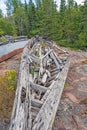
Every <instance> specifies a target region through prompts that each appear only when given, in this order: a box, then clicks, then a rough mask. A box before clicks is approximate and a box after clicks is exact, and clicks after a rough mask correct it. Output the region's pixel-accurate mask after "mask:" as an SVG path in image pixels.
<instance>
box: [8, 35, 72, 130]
mask: <svg viewBox="0 0 87 130" xmlns="http://www.w3.org/2000/svg"><path fill="white" fill-rule="evenodd" d="M69 62H70V58H69V54H68V53H67V52H66V51H64V50H62V49H60V48H59V47H58V46H57V45H56V44H55V43H54V42H53V41H48V40H46V39H44V38H42V37H39V36H35V37H33V38H31V39H30V40H29V42H28V44H27V45H26V47H25V48H24V51H23V54H22V59H21V63H20V70H19V78H18V84H17V90H16V95H15V101H14V105H13V111H12V117H11V123H10V127H9V130H52V125H53V122H54V119H55V115H56V111H57V109H58V105H59V101H60V98H61V95H62V91H63V88H64V83H65V80H66V77H67V72H68V68H69Z"/></svg>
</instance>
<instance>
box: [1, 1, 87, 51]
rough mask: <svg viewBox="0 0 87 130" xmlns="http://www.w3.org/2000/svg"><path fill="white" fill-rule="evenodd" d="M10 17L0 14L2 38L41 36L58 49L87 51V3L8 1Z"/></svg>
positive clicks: (8, 14)
mask: <svg viewBox="0 0 87 130" xmlns="http://www.w3.org/2000/svg"><path fill="white" fill-rule="evenodd" d="M5 4H6V7H7V15H6V16H3V13H2V10H0V36H4V35H12V36H14V37H16V36H20V35H27V36H28V38H31V37H32V36H34V35H40V36H44V37H47V38H48V39H52V40H54V41H56V42H57V43H58V44H59V45H62V46H66V47H72V48H77V49H84V48H85V47H86V48H87V0H84V2H83V5H77V3H76V2H75V1H74V0H68V1H67V3H66V1H65V0H61V2H60V8H58V7H57V4H56V3H55V2H54V0H24V3H23V2H22V0H6V2H5Z"/></svg>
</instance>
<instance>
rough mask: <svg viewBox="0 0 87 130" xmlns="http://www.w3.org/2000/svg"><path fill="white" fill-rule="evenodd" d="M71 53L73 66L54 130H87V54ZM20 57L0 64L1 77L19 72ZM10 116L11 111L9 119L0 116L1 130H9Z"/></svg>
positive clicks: (80, 52)
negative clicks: (10, 71)
mask: <svg viewBox="0 0 87 130" xmlns="http://www.w3.org/2000/svg"><path fill="white" fill-rule="evenodd" d="M70 53H71V65H70V69H69V72H68V77H67V80H66V83H65V88H64V91H63V94H62V98H61V102H60V107H59V109H58V111H57V114H56V118H55V122H54V125H53V129H52V130H87V52H82V51H70ZM20 57H21V54H18V55H16V56H14V57H12V58H11V59H8V60H7V61H4V62H2V63H0V71H1V72H0V75H3V74H4V73H5V72H6V71H8V70H10V69H15V70H17V71H18V69H19V65H20ZM9 102H10V101H9ZM11 106H12V104H11ZM7 113H8V109H7ZM10 115H11V111H10V114H9V116H8V117H6V116H5V115H4V114H3V118H2V116H1V115H0V130H8V127H9V122H10Z"/></svg>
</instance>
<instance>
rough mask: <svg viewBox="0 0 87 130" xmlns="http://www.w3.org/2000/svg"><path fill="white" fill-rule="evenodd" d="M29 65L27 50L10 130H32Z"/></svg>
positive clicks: (21, 66) (21, 65)
mask: <svg viewBox="0 0 87 130" xmlns="http://www.w3.org/2000/svg"><path fill="white" fill-rule="evenodd" d="M28 75H29V64H28V62H27V57H26V48H25V49H24V53H23V55H22V60H21V64H20V71H19V80H18V85H17V90H16V95H15V101H14V105H13V112H12V117H11V123H10V127H9V130H27V129H31V125H32V122H31V113H30V109H31V101H30V93H29V92H30V90H29V77H28Z"/></svg>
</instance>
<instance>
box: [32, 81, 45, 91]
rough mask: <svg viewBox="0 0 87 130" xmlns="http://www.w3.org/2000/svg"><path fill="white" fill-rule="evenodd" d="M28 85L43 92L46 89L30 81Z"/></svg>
mask: <svg viewBox="0 0 87 130" xmlns="http://www.w3.org/2000/svg"><path fill="white" fill-rule="evenodd" d="M30 87H31V88H33V89H34V90H36V91H39V92H41V93H42V92H43V93H45V92H46V91H47V88H46V87H44V86H41V85H39V84H34V83H30Z"/></svg>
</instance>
